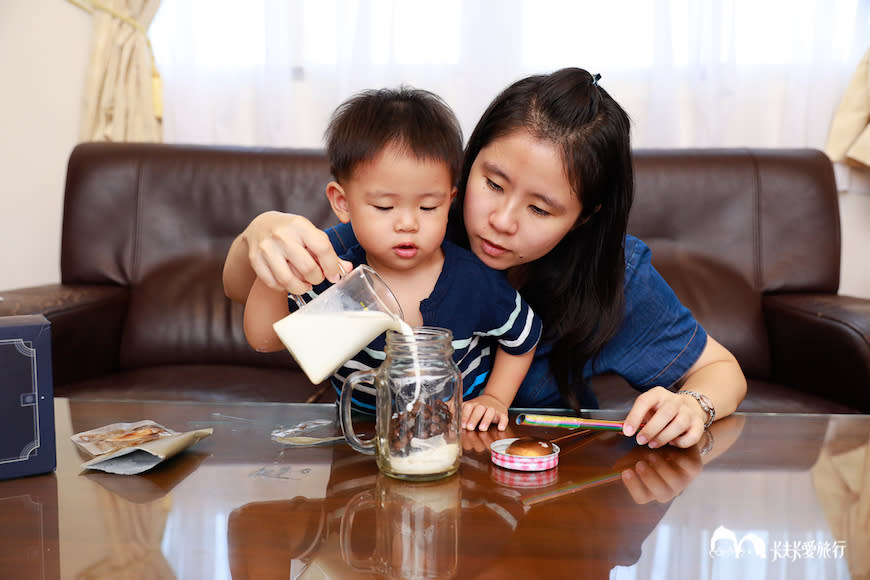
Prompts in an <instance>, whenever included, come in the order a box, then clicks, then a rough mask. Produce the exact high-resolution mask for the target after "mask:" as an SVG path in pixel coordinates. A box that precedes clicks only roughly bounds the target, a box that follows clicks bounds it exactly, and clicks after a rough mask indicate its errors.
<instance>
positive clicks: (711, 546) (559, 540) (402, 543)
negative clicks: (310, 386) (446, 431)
mask: <svg viewBox="0 0 870 580" xmlns="http://www.w3.org/2000/svg"><path fill="white" fill-rule="evenodd" d="M315 417H327V418H334V408H328V407H325V406H323V407H317V406H298V407H295V406H286V405H258V404H247V405H222V404H200V403H198V404H177V405H165V404H160V403H145V402H138V403H115V402H93V401H91V402H87V401H77V402H70V403H69V405H67V401H64V400H59V401H58V405H57V406H56V418H57V422H56V425H57V441H58V469H57V472H56V473H55V474H47V475H40V476H34V477H29V478H21V479H16V480H9V481H0V509H2V514H3V517H2V518H0V528H2V535H3V537H4V542H3V545H2V548H0V576H2V575H3V573H4V572H5V571H6V570H21V571H22V573H27V574H31V575H36V576H37V577H46V578H53V577H61V578H101V577H155V578H173V577H178V578H189V577H207V578H213V579H216V580H228V579H230V578H233V579H235V580H239V579H244V578H257V579H261V578H265V579H268V578H282V579H286V578H302V579H311V578H351V579H353V578H372V577H415V576H424V575H426V574H434V575H437V576H439V577H453V578H504V577H524V578H562V577H565V575H566V574H565V570H571V571H572V573H571V575H572V576H573V577H578V576H579V577H583V578H612V579H622V578H626V579H629V578H632V579H633V578H668V579H669V580H670V579H681V578H685V579H695V578H699V577H722V578H732V577H766V578H783V579H784V578H793V577H804V578H822V577H838V578H845V577H853V578H862V577H865V578H866V577H868V573H870V562H868V557H867V555H866V553H865V550H864V548H865V547H866V546H867V545H868V544H870V517H868V513H870V506H868V504H870V496H868V494H870V466H868V464H870V451H868V449H870V418H868V417H867V416H855V415H848V416H836V415H751V414H750V415H734V416H732V417H728V418H726V419H723V420H721V421H717V422H716V423H715V424H714V425H713V426H712V428H711V429H710V434H711V437H710V438H705V439H704V440H702V442H701V444H699V445H698V446H697V447H694V448H692V449H685V450H681V449H676V448H673V447H665V448H662V449H656V450H649V449H647V448H645V447H638V446H637V445H635V444H634V441H633V440H631V439H627V438H625V437H622V436H621V435H619V434H618V433H597V434H594V435H593V436H590V437H585V436H583V437H579V436H578V437H576V438H573V439H571V440H566V441H563V442H560V446H561V447H562V454H561V457H560V463H559V465H558V467H557V468H555V469H553V470H550V471H546V472H540V473H537V474H528V473H519V472H512V471H508V470H503V469H502V468H499V467H497V466H495V465H493V464H492V463H491V462H490V461H489V455H488V452H487V449H488V447H489V445H490V444H491V443H492V441H493V440H494V439H496V438H502V437H514V436H520V435H525V434H535V435H539V436H543V437H550V438H552V437H556V436H559V435H561V434H564V430H559V429H555V428H554V429H551V430H549V431H548V430H546V429H541V428H537V429H535V430H534V431H533V432H532V431H531V430H528V429H523V428H520V427H512V428H511V429H510V430H508V431H506V432H497V431H488V432H485V433H479V432H474V433H464V434H463V458H462V465H461V468H460V471H459V473H458V474H457V475H456V476H454V477H451V478H448V479H446V480H443V481H440V482H433V483H430V484H417V483H403V482H394V481H393V480H390V479H387V478H385V477H384V476H382V475H380V474H379V472H378V470H377V466H376V464H375V462H374V460H373V459H372V458H371V457H368V456H363V455H360V454H358V453H355V452H354V451H352V450H350V449H349V448H348V447H347V446H345V445H341V444H339V445H333V446H327V447H316V448H290V447H284V446H282V445H280V444H278V443H276V442H275V441H272V440H271V439H270V433H271V431H272V430H273V429H274V428H275V427H277V426H279V425H281V424H284V425H287V424H291V423H293V422H298V421H302V420H308V419H312V418H315ZM143 418H150V419H153V420H155V421H157V422H159V423H161V424H163V425H167V426H169V427H172V428H174V429H176V430H185V429H190V428H196V427H201V426H206V425H209V426H212V425H213V426H214V428H215V432H214V434H213V436H212V437H209V438H207V439H205V440H203V441H201V442H199V443H198V444H197V445H196V446H194V447H193V448H191V449H190V450H187V451H186V452H184V453H182V454H180V455H178V456H177V457H175V458H172V459H171V460H169V461H166V462H165V463H163V464H161V465H159V466H158V467H156V468H155V469H153V470H151V471H148V472H146V473H144V474H142V475H138V476H120V475H113V474H105V473H101V472H87V471H84V472H83V471H82V470H81V467H80V466H81V463H82V462H83V461H84V460H85V459H86V457H83V456H82V454H80V453H79V452H78V450H77V449H76V448H75V446H74V445H73V444H72V442H71V441H69V437H70V435H71V434H72V433H73V432H77V431H81V430H86V429H89V428H93V427H96V426H100V425H105V424H109V423H112V422H117V421H119V420H127V421H129V420H139V419H143ZM604 418H612V417H610V416H605V417H604ZM336 429H337V426H336V425H334V424H333V425H332V427H327V428H325V429H324V431H323V432H322V433H318V434H317V435H332V434H334V431H335V430H336ZM439 486H440V487H439ZM747 538H749V540H747ZM744 540H745V542H744ZM750 540H757V542H756V545H763V548H764V553H765V557H762V556H761V555H760V554H759V550H752V551H749V550H745V551H742V552H738V549H737V548H740V546H741V542H743V545H745V546H747V547H748V546H749V542H750ZM735 546H736V548H735ZM825 547H827V551H825Z"/></svg>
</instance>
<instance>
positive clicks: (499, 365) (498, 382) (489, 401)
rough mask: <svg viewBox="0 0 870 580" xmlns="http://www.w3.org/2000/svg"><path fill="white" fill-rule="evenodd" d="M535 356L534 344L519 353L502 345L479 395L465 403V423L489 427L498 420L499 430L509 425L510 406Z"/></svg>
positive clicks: (470, 426)
mask: <svg viewBox="0 0 870 580" xmlns="http://www.w3.org/2000/svg"><path fill="white" fill-rule="evenodd" d="M534 356H535V349H534V348H533V349H531V350H530V351H528V352H527V353H525V354H519V355H513V354H508V353H506V352H505V351H504V350H503V349H501V348H499V349H498V351H497V352H496V353H495V361H493V365H492V372H491V373H490V375H489V380H487V382H486V388H484V389H483V392H482V393H481V394H480V395H479V396H477V397H475V398H474V399H469V400H468V401H465V402H463V403H462V426H463V427H464V428H465V429H468V430H469V431H473V430H474V429H475V428H479V429H480V430H481V431H486V430H487V429H489V426H490V425H491V424H496V425H497V426H498V429H499V431H504V430H505V429H507V425H508V407H510V406H511V403H512V402H513V400H514V397H515V396H516V394H517V391H518V390H519V388H520V384H522V382H523V378H524V377H525V376H526V373H527V372H528V371H529V367H530V366H531V364H532V358H533V357H534Z"/></svg>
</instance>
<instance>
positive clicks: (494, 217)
mask: <svg viewBox="0 0 870 580" xmlns="http://www.w3.org/2000/svg"><path fill="white" fill-rule="evenodd" d="M489 223H490V225H491V226H492V228H493V229H494V230H496V231H498V232H502V233H505V234H514V233H516V231H517V219H516V216H515V215H514V210H513V208H511V206H510V205H507V204H505V205H501V206H498V207H496V208H494V209H493V210H492V212H491V213H490V214H489Z"/></svg>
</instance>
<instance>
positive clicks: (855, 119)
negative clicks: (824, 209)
mask: <svg viewBox="0 0 870 580" xmlns="http://www.w3.org/2000/svg"><path fill="white" fill-rule="evenodd" d="M825 153H827V155H828V157H830V158H831V161H833V162H834V163H835V164H836V166H835V169H836V170H837V185H838V187H839V189H840V190H841V191H845V190H853V191H861V192H865V191H866V190H867V189H868V185H870V181H868V180H870V50H868V51H867V52H866V53H865V54H864V58H862V59H861V62H860V63H858V66H857V68H856V69H855V72H854V73H853V75H852V79H851V80H850V81H849V85H848V86H847V87H846V92H845V93H844V94H843V98H842V100H841V101H840V105H839V106H838V107H837V110H836V111H835V112H834V117H833V119H831V126H830V129H829V131H828V140H827V142H826V143H825Z"/></svg>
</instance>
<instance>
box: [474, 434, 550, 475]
mask: <svg viewBox="0 0 870 580" xmlns="http://www.w3.org/2000/svg"><path fill="white" fill-rule="evenodd" d="M516 440H517V438H516V437H514V438H512V439H499V440H498V441H496V442H495V443H493V444H492V445H491V446H490V452H491V456H492V462H493V463H495V464H496V465H498V466H499V467H504V468H505V469H515V470H517V471H544V470H546V469H552V468H554V467H556V466H557V465H558V464H559V446H558V445H553V449H554V451H553V453H550V454H549V455H541V456H526V455H508V454H507V453H505V450H506V449H507V447H508V445H510V444H511V443H513V442H514V441H516Z"/></svg>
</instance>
